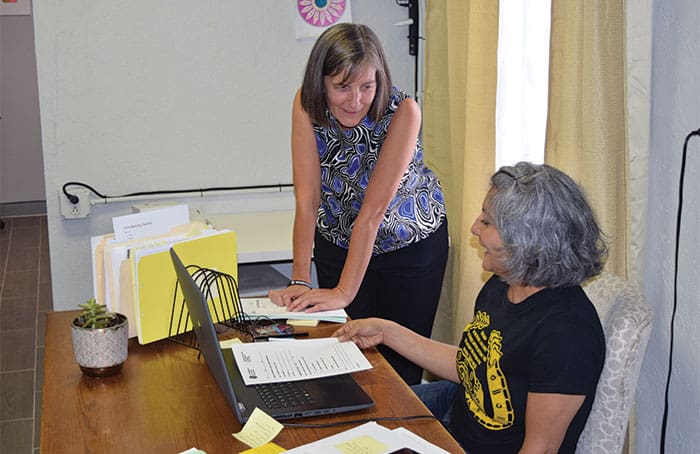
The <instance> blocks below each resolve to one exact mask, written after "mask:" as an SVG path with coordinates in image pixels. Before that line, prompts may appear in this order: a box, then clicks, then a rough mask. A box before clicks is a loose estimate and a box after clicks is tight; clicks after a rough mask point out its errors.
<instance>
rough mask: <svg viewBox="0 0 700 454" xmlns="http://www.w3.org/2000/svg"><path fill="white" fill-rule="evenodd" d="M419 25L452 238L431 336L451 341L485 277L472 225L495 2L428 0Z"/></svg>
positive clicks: (481, 172)
mask: <svg viewBox="0 0 700 454" xmlns="http://www.w3.org/2000/svg"><path fill="white" fill-rule="evenodd" d="M425 28H426V43H425V45H426V46H425V47H426V51H425V55H426V62H425V68H426V69H425V87H426V88H425V96H424V104H423V108H424V118H423V141H424V144H425V149H426V161H427V162H428V164H429V165H430V166H431V167H432V168H433V169H434V170H435V171H436V173H437V174H438V176H439V177H440V179H441V181H442V184H443V188H444V190H445V198H446V203H447V216H448V220H449V232H450V245H451V247H450V262H449V266H448V270H447V276H446V278H445V285H444V291H443V297H442V301H441V304H440V310H439V313H438V315H437V320H436V325H435V329H434V337H435V338H437V339H440V340H443V341H446V342H453V343H454V342H457V341H458V339H459V338H460V336H461V333H462V330H463V329H464V326H465V325H466V324H467V322H468V321H470V320H471V318H472V315H473V304H474V300H475V298H476V294H477V292H478V291H479V289H480V288H481V286H482V285H483V282H484V275H483V270H482V269H481V257H480V256H479V252H480V251H479V250H478V247H477V246H478V245H477V244H476V243H475V242H474V238H473V236H472V235H471V233H470V227H471V224H472V222H473V220H474V219H475V218H476V216H477V215H478V214H479V212H480V211H481V203H482V201H483V198H484V195H485V194H486V190H487V189H488V178H489V177H490V175H491V174H492V173H493V168H494V165H495V164H494V163H495V158H494V156H495V133H494V129H495V105H496V45H497V41H498V2H496V1H493V0H471V1H463V0H431V1H430V2H428V8H427V11H426V27H425Z"/></svg>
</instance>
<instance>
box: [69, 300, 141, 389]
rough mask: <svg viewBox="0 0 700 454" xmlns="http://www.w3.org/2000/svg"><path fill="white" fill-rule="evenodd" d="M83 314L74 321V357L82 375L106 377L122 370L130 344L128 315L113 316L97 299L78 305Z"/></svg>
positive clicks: (117, 314)
mask: <svg viewBox="0 0 700 454" xmlns="http://www.w3.org/2000/svg"><path fill="white" fill-rule="evenodd" d="M79 306H80V307H81V308H82V311H81V312H80V314H78V316H77V317H76V318H75V319H73V323H72V324H71V334H72V338H73V354H74V355H75V360H76V361H77V362H78V364H79V365H80V369H81V370H82V371H83V374H85V375H87V376H89V377H107V376H110V375H114V374H116V373H118V372H119V371H120V370H121V367H122V364H124V361H126V357H127V352H128V341H129V328H128V320H127V318H126V316H125V315H123V314H119V313H117V312H110V311H108V310H107V306H105V305H104V304H98V303H97V301H95V298H90V299H89V300H88V301H87V302H86V303H84V304H80V305H79Z"/></svg>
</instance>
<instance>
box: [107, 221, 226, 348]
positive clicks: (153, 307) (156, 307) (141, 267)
mask: <svg viewBox="0 0 700 454" xmlns="http://www.w3.org/2000/svg"><path fill="white" fill-rule="evenodd" d="M172 246H173V247H174V248H175V251H176V252H177V254H178V256H179V257H180V259H181V260H182V262H183V263H184V264H185V265H186V266H188V265H197V266H199V267H201V268H210V269H214V270H216V271H219V272H222V273H226V274H229V275H231V276H233V277H234V278H235V279H237V261H236V235H235V233H234V232H232V231H225V232H215V233H212V234H208V235H205V236H201V237H198V238H194V239H187V240H184V241H179V242H177V243H175V244H173V245H172ZM161 249H162V250H160V251H149V250H139V249H137V250H135V251H133V252H134V253H133V254H131V255H130V257H129V259H128V262H130V263H129V264H128V265H126V266H127V267H129V266H130V267H132V268H131V272H127V273H125V274H126V275H127V276H128V275H131V276H133V278H134V282H133V285H129V283H128V282H125V283H124V284H125V285H128V287H122V289H124V288H130V289H133V292H134V294H133V297H134V304H133V307H134V312H135V316H134V319H135V322H136V333H137V336H138V339H139V343H141V344H147V343H149V342H154V341H157V340H160V339H165V338H166V337H168V335H169V332H170V321H171V314H172V310H173V303H174V301H173V295H174V292H175V285H176V283H177V277H176V275H175V269H174V268H173V264H172V261H171V258H170V254H169V252H168V251H169V247H166V248H161ZM178 295H180V299H181V298H182V297H181V295H182V292H181V291H178ZM121 306H122V307H123V306H124V305H121ZM190 326H191V324H190Z"/></svg>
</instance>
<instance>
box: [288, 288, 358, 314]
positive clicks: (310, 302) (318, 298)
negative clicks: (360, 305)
mask: <svg viewBox="0 0 700 454" xmlns="http://www.w3.org/2000/svg"><path fill="white" fill-rule="evenodd" d="M349 304H350V300H349V299H348V297H347V295H345V293H344V292H343V291H342V290H341V289H340V288H339V287H335V288H331V289H328V288H317V289H313V290H309V291H307V292H304V293H303V294H302V295H299V296H298V297H297V298H294V299H293V300H292V301H291V302H289V303H288V304H287V310H289V311H291V312H297V311H305V312H319V311H330V310H334V309H344V308H346V307H347V306H348V305H349Z"/></svg>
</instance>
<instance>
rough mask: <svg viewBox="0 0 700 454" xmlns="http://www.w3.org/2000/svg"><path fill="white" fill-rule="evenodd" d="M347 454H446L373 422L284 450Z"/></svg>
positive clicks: (294, 453) (399, 430)
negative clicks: (351, 453)
mask: <svg viewBox="0 0 700 454" xmlns="http://www.w3.org/2000/svg"><path fill="white" fill-rule="evenodd" d="M350 452H353V453H355V452H357V453H359V452H361V453H369V452H371V453H373V454H394V453H420V454H449V453H448V452H447V451H445V450H444V449H442V448H440V447H439V446H435V445H434V444H432V443H430V442H428V441H426V440H425V439H423V438H421V437H419V436H418V435H416V434H414V433H413V432H411V431H409V430H407V429H405V428H403V427H399V428H397V429H393V430H391V429H387V428H386V427H384V426H381V425H379V424H377V423H376V422H368V423H365V424H363V425H361V426H358V427H355V428H352V429H349V430H346V431H345V432H341V433H339V434H336V435H332V436H330V437H327V438H323V439H321V440H318V441H314V442H312V443H308V444H305V445H303V446H299V447H298V448H294V449H290V450H288V451H285V453H287V454H333V453H337V454H346V453H350Z"/></svg>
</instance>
